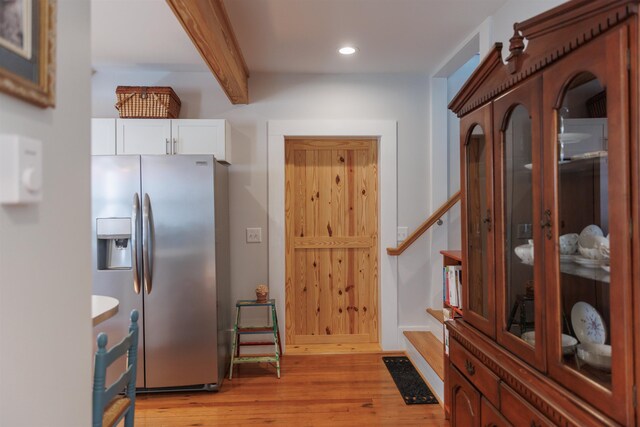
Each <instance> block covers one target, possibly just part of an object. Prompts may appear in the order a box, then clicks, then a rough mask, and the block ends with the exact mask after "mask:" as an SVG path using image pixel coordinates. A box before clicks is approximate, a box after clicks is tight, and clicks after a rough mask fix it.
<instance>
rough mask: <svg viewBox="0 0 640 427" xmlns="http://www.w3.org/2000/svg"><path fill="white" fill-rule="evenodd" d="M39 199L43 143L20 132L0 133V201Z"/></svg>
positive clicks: (32, 200) (13, 202) (18, 201)
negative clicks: (13, 133) (11, 133)
mask: <svg viewBox="0 0 640 427" xmlns="http://www.w3.org/2000/svg"><path fill="white" fill-rule="evenodd" d="M41 200H42V143H41V142H40V141H38V140H35V139H30V138H25V137H24V136H20V135H0V203H2V204H22V203H37V202H39V201H41Z"/></svg>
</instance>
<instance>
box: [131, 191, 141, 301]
mask: <svg viewBox="0 0 640 427" xmlns="http://www.w3.org/2000/svg"><path fill="white" fill-rule="evenodd" d="M139 214H140V195H139V194H138V193H135V194H134V195H133V211H132V212H131V257H132V258H133V262H132V263H131V265H132V266H133V290H134V291H135V293H136V294H139V293H140V271H139V269H138V236H139V231H140V230H139V222H140V221H139V219H138V216H139Z"/></svg>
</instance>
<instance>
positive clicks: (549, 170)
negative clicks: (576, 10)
mask: <svg viewBox="0 0 640 427" xmlns="http://www.w3.org/2000/svg"><path fill="white" fill-rule="evenodd" d="M627 37H628V35H627V29H626V27H622V28H621V29H619V30H616V31H612V32H610V33H608V34H607V35H606V36H602V37H601V38H599V39H598V40H595V41H594V42H592V43H589V44H588V45H586V46H585V47H583V48H582V49H580V50H577V51H575V52H574V53H572V54H571V55H570V56H568V57H567V58H566V59H565V60H563V61H561V62H559V63H558V64H556V65H555V66H553V67H550V68H549V69H548V71H546V72H545V73H544V75H543V80H544V92H543V109H544V134H545V135H546V137H545V146H544V147H543V150H544V160H545V162H544V164H545V166H544V178H543V179H544V183H545V193H544V205H545V206H544V209H545V213H546V215H543V218H541V220H542V224H543V225H544V227H545V230H544V234H545V238H544V242H545V248H544V249H545V275H546V276H545V278H546V280H545V282H546V285H547V292H546V301H547V304H546V307H547V319H546V322H547V337H548V339H547V346H548V348H547V360H548V367H549V373H550V374H551V376H552V377H554V378H555V379H556V380H557V381H559V382H560V383H562V384H563V385H564V386H565V387H567V388H568V389H570V390H572V391H573V392H574V393H576V394H577V395H579V396H581V397H582V398H584V399H585V400H586V401H588V402H589V403H591V404H592V405H594V406H595V407H597V408H599V409H600V410H602V411H604V412H606V413H607V414H609V415H610V416H612V417H613V418H614V419H615V420H616V421H618V422H619V423H621V424H624V425H631V424H633V414H634V409H633V390H632V387H633V349H632V345H633V342H632V338H633V337H632V329H631V328H632V308H631V285H632V276H631V268H632V265H631V198H630V191H631V175H630V167H629V165H630V162H629V158H630V138H629V123H628V117H629V96H628V90H629V88H628V81H627V78H628V73H627V70H626V55H627ZM593 116H598V118H597V120H598V121H600V122H602V121H603V119H605V118H606V121H607V126H606V127H604V128H603V127H600V129H606V132H607V134H606V135H604V137H603V136H602V135H597V132H594V133H588V132H585V131H576V129H575V128H573V129H572V127H571V126H572V125H574V124H575V122H576V120H577V119H581V120H582V121H583V122H584V121H587V120H589V118H590V117H593ZM576 237H577V238H576ZM576 240H577V242H576V243H575V244H573V242H574V241H576ZM576 344H577V345H576Z"/></svg>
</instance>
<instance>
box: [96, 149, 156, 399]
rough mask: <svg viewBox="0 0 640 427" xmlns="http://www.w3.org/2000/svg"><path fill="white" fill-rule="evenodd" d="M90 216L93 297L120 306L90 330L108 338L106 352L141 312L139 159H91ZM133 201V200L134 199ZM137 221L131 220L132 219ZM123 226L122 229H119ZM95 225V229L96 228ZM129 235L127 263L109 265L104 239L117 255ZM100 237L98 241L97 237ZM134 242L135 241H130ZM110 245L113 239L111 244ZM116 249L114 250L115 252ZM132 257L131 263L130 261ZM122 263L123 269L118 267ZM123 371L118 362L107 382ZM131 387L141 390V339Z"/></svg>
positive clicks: (121, 363) (119, 259)
mask: <svg viewBox="0 0 640 427" xmlns="http://www.w3.org/2000/svg"><path fill="white" fill-rule="evenodd" d="M91 192H92V195H91V211H92V224H93V225H92V230H93V231H92V233H91V240H92V243H91V246H92V255H93V256H92V259H93V261H92V265H93V294H96V295H108V296H111V297H114V298H116V299H117V300H118V301H119V302H120V305H119V307H118V313H117V314H116V315H115V316H114V317H112V318H110V319H108V320H106V321H104V322H102V323H100V324H98V325H96V326H95V327H94V328H93V331H94V340H93V342H94V350H95V349H96V344H95V338H96V336H97V334H98V333H100V332H106V333H107V335H108V337H109V347H111V346H112V345H113V344H116V343H118V342H119V341H120V340H121V339H122V338H124V336H125V335H126V334H127V332H128V331H129V323H130V317H129V314H130V313H131V310H133V309H137V310H138V311H139V312H140V315H141V319H142V316H143V314H144V313H143V310H142V294H137V293H136V289H135V288H136V283H139V281H138V280H139V271H140V269H137V268H136V266H140V262H141V260H140V250H139V249H138V248H136V247H134V246H135V245H137V244H139V240H140V239H139V237H140V226H141V221H140V214H139V210H137V207H139V201H140V200H139V195H140V156H93V157H92V162H91ZM136 196H137V197H136ZM136 218H137V220H136ZM123 224H126V226H123ZM98 225H100V226H99V227H98ZM127 232H128V233H129V240H128V242H126V245H127V247H128V252H127V253H128V254H129V255H128V258H127V259H125V258H122V257H121V258H118V261H119V262H118V263H112V264H111V265H110V263H109V256H111V258H112V259H114V257H113V253H112V252H109V251H110V250H112V249H114V248H113V247H112V248H110V247H109V246H108V245H109V244H110V243H115V242H113V241H111V240H109V239H107V238H108V237H119V238H120V239H119V241H118V242H117V244H118V246H120V248H119V249H120V250H123V249H125V248H124V245H125V242H124V240H125V239H126V234H127ZM99 237H100V238H99ZM136 237H137V238H136ZM113 240H115V239H113ZM116 250H117V249H116ZM136 256H137V261H138V262H137V263H136V262H135V261H136V259H134V258H135V257H136ZM124 264H126V265H127V266H124V267H123V265H124ZM138 326H139V328H140V334H139V336H140V337H142V336H143V334H144V322H142V321H140V322H138ZM124 369H125V361H124V360H122V361H118V362H116V363H114V365H112V367H110V368H109V370H108V371H107V381H108V382H109V383H110V382H113V381H114V380H116V379H117V376H118V375H119V374H120V373H121V372H123V371H124ZM136 383H137V384H136V385H137V387H144V386H145V385H144V347H143V346H142V338H140V342H139V345H138V368H137V380H136Z"/></svg>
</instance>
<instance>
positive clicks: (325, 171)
mask: <svg viewBox="0 0 640 427" xmlns="http://www.w3.org/2000/svg"><path fill="white" fill-rule="evenodd" d="M318 181H319V184H318V188H319V195H318V200H319V203H320V210H319V216H318V224H317V228H316V233H317V234H316V235H317V236H327V237H332V236H333V228H332V225H331V151H329V150H318ZM318 252H319V259H320V302H319V304H318V305H319V308H320V313H319V314H320V316H319V321H320V327H319V333H320V334H321V335H331V323H332V322H331V316H332V315H333V307H332V304H331V300H332V295H331V294H332V292H333V278H332V265H331V250H330V249H318Z"/></svg>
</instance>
